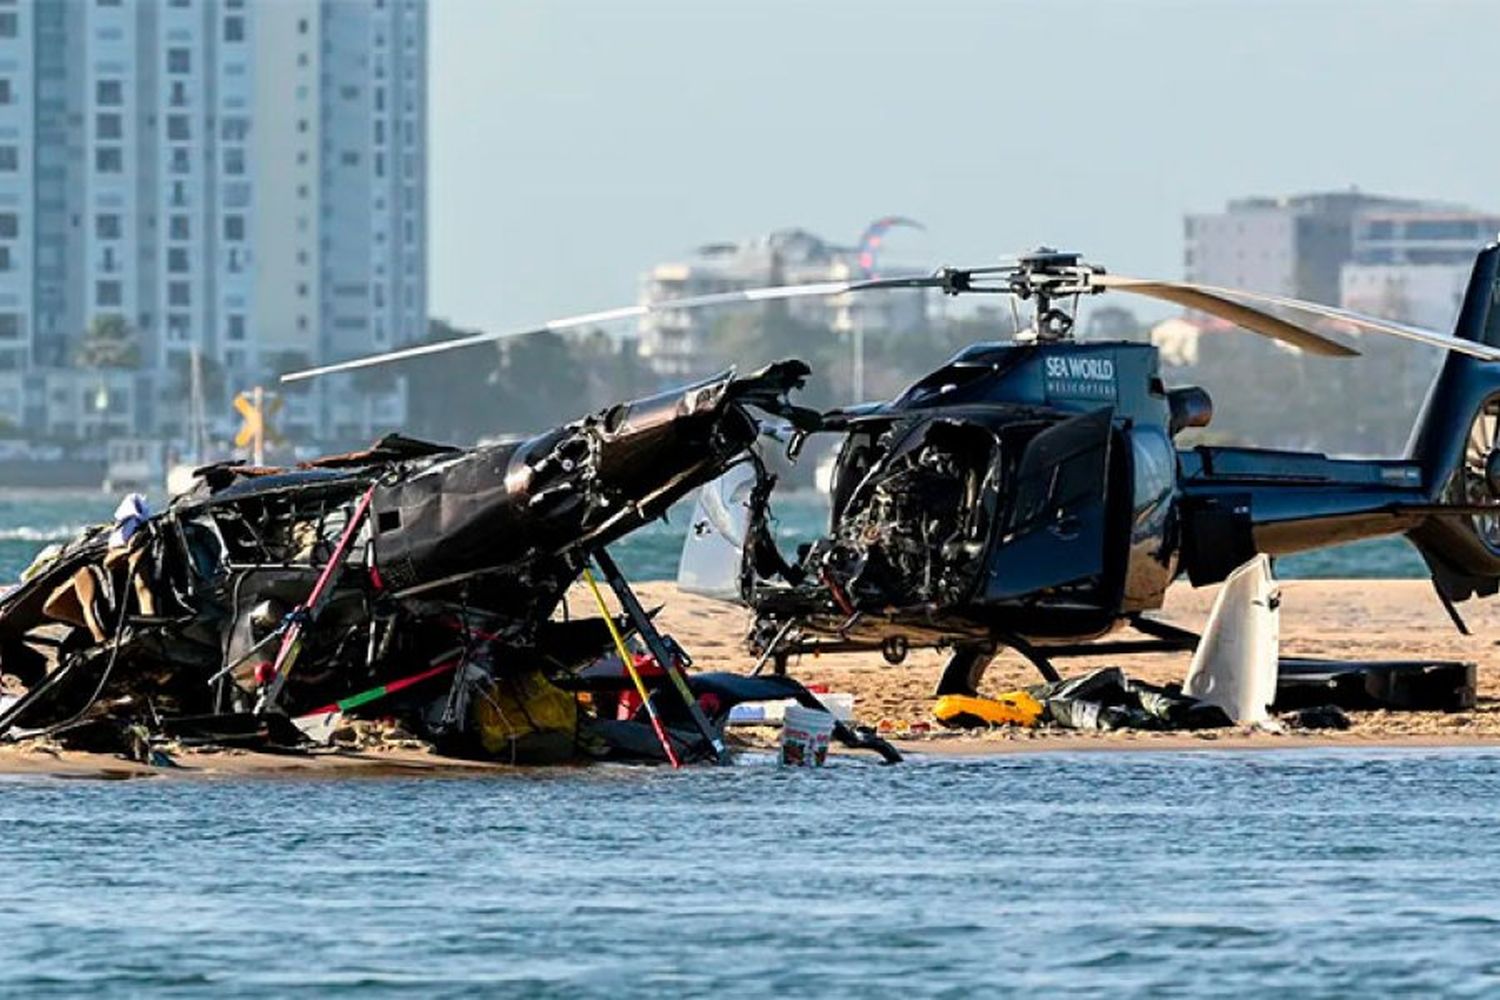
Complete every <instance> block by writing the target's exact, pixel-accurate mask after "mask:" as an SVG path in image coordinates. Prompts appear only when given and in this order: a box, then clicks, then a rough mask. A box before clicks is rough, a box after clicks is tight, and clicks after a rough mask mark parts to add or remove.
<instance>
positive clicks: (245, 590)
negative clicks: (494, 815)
mask: <svg viewBox="0 0 1500 1000" xmlns="http://www.w3.org/2000/svg"><path fill="white" fill-rule="evenodd" d="M806 375H807V369H806V367H805V366H804V365H801V364H800V363H797V362H789V363H782V364H778V365H772V366H770V367H768V368H766V369H764V370H762V371H760V372H758V373H755V374H752V375H749V376H745V377H735V376H734V375H733V374H732V373H727V374H724V375H721V376H717V377H714V378H710V379H707V380H704V381H702V382H699V383H697V384H695V385H693V386H690V387H688V388H686V389H682V390H674V391H670V392H666V393H662V394H660V395H657V396H653V397H650V398H647V399H642V400H638V401H636V402H633V403H625V404H620V405H617V406H613V407H609V408H607V409H605V410H603V411H601V412H599V413H596V414H593V415H592V416H589V417H586V418H584V419H581V420H578V421H576V422H574V423H570V424H568V425H565V426H562V427H559V428H556V429H554V430H552V431H549V432H546V433H543V434H540V435H538V436H536V437H533V438H530V439H527V440H524V441H520V442H516V443H507V444H495V445H487V446H480V447H475V448H467V449H459V448H452V447H446V446H442V445H434V444H428V443H425V442H420V441H415V440H411V439H408V438H404V437H400V436H391V437H388V438H385V439H383V440H382V441H380V442H379V443H377V444H376V445H375V446H374V447H372V448H371V449H369V450H366V451H362V452H357V453H352V454H345V455H338V456H332V457H328V458H324V459H320V460H316V461H312V462H309V463H306V464H304V465H301V466H298V467H295V468H254V467H248V466H245V465H243V464H236V463H226V464H218V465H213V466H208V467H205V468H203V469H200V470H198V471H197V474H196V476H197V482H196V485H195V486H194V488H193V489H192V490H191V491H190V492H188V493H186V494H183V495H181V496H178V497H176V498H175V499H174V500H173V501H172V502H171V504H170V505H169V506H168V507H167V509H166V510H165V511H163V512H161V513H159V514H155V515H150V514H149V513H148V512H146V511H145V510H143V509H140V507H139V505H138V506H137V508H136V509H134V510H132V509H130V503H128V502H127V504H125V505H122V510H121V511H120V512H118V513H119V517H118V520H117V522H116V524H114V525H101V526H99V527H97V528H94V529H90V530H87V531H85V532H84V533H83V534H82V535H81V536H80V537H79V538H77V539H75V540H74V541H72V542H70V543H69V544H67V545H66V546H62V547H60V548H59V549H57V550H55V551H51V552H46V553H44V554H43V555H42V556H40V557H39V558H38V559H37V560H36V561H35V562H34V563H33V565H32V567H31V568H30V569H29V570H28V571H27V573H26V575H25V576H24V578H23V581H22V583H21V584H20V585H19V586H17V587H15V588H14V589H12V590H11V591H9V592H8V593H7V594H6V595H5V596H4V597H3V598H0V670H3V672H4V674H6V675H9V676H11V677H13V678H15V679H17V680H18V681H19V683H20V684H21V685H22V686H23V687H24V694H23V695H22V696H20V697H18V698H10V699H3V700H0V737H3V738H7V739H22V738H27V737H37V736H46V737H51V738H54V739H57V740H58V741H60V742H64V744H65V745H68V746H76V747H80V748H84V749H110V750H124V751H126V752H129V753H134V754H137V755H140V754H141V753H143V752H145V751H146V750H148V749H149V746H150V744H151V743H152V741H165V740H171V741H176V742H178V743H186V744H193V743H197V744H202V745H244V746H253V747H276V746H281V747H288V746H295V745H298V744H300V743H303V742H305V741H306V740H307V739H308V738H309V737H310V736H317V735H318V734H319V733H320V732H321V734H322V735H323V736H327V735H328V731H329V729H330V727H333V726H336V725H339V724H341V722H342V720H343V717H344V716H345V715H346V714H352V715H355V716H358V715H359V714H360V713H361V711H362V710H364V711H366V712H368V711H370V710H375V711H378V712H379V713H380V714H381V715H383V716H393V717H395V718H398V719H400V720H401V725H402V727H403V731H406V732H410V733H412V734H414V735H416V736H417V737H418V738H420V739H423V740H426V741H428V742H429V743H430V744H432V745H434V746H436V747H437V748H438V749H440V750H442V751H444V752H447V753H450V754H452V755H455V756H471V757H488V758H492V759H493V758H499V759H502V760H512V761H517V762H551V761H560V760H570V759H577V758H579V757H583V758H585V759H596V758H607V759H624V760H631V759H644V760H660V759H665V760H669V761H671V762H672V763H673V764H678V763H682V762H687V761H692V760H698V759H719V760H723V759H725V757H726V752H727V751H726V747H725V744H724V740H723V727H724V724H725V721H726V717H727V715H728V713H729V712H730V710H731V709H732V708H733V707H734V706H735V705H736V704H738V703H739V702H742V701H754V700H767V699H783V698H788V697H790V698H794V699H798V700H800V701H802V702H803V703H804V704H806V705H808V706H809V707H819V703H818V702H817V701H816V699H815V698H814V697H813V696H812V695H811V694H809V693H808V692H807V691H806V690H805V689H803V688H802V687H801V685H799V684H797V683H796V682H795V681H791V680H790V679H787V678H744V677H736V676H733V675H716V674H703V673H698V674H692V675H688V674H687V673H686V671H685V670H684V669H683V668H684V666H685V665H686V664H687V663H689V662H690V661H689V660H687V658H686V654H685V653H684V652H683V651H682V650H681V649H680V648H678V647H676V646H675V644H674V643H673V642H672V641H671V639H670V637H669V636H665V635H662V634H661V633H659V632H658V631H657V630H656V628H655V626H654V624H653V622H652V616H651V614H650V613H648V612H647V611H646V610H645V609H643V608H642V607H641V605H640V602H639V601H638V600H637V599H636V597H635V595H634V593H633V592H632V591H631V589H630V587H629V585H628V583H627V582H626V581H625V580H624V577H623V576H622V575H621V573H620V571H619V569H618V567H617V566H616V565H615V564H614V562H613V560H612V559H611V558H610V556H609V553H608V551H607V546H608V545H610V544H611V543H612V542H615V541H617V540H618V539H620V538H621V537H623V536H624V535H626V534H628V533H629V532H631V531H633V530H634V529H636V528H638V527H639V526H641V525H642V524H645V523H647V522H649V521H652V520H654V519H655V518H657V517H660V516H661V514H662V513H663V512H664V511H665V510H666V509H667V508H668V507H669V506H670V505H671V504H672V503H674V502H675V501H677V500H678V499H679V498H681V497H682V496H683V495H685V494H687V493H688V492H690V491H691V490H693V489H694V488H696V487H698V486H700V485H701V484H703V483H705V482H707V481H709V480H712V479H713V478H715V477H716V476H718V475H720V474H721V473H722V472H723V471H724V469H725V468H726V467H727V466H729V465H730V464H732V463H733V462H735V461H737V460H738V459H739V458H740V457H741V456H742V455H743V454H744V453H745V451H746V449H747V448H748V446H749V445H750V444H751V443H752V442H753V441H754V440H755V437H756V434H757V421H756V419H755V417H754V416H753V415H752V412H751V411H752V410H759V411H761V412H763V413H765V414H769V415H773V416H776V417H778V418H782V419H791V420H793V421H798V422H801V423H804V424H807V422H808V420H809V418H810V417H811V416H812V415H811V414H809V413H804V412H803V411H800V410H799V409H798V408H797V407H796V406H794V405H793V404H791V403H790V402H789V400H788V398H787V396H788V393H789V392H790V391H791V390H792V389H794V388H796V387H798V386H800V385H801V384H802V382H803V379H804V378H805V376H806ZM591 565H592V566H597V567H598V569H599V571H600V572H601V573H602V574H603V576H604V578H605V580H606V581H607V583H608V584H609V585H610V586H611V587H612V588H613V589H614V592H615V595H616V597H617V599H618V601H619V603H620V607H621V609H622V610H623V614H622V615H618V616H615V615H611V614H610V612H609V611H608V609H607V608H606V606H605V603H604V601H603V599H602V596H600V592H599V590H598V587H597V584H596V583H595V580H594V577H593V574H592V571H591V569H590V566H591ZM580 575H583V576H585V577H587V579H588V584H589V586H590V588H592V589H593V592H594V594H595V596H596V597H597V598H598V601H597V603H598V606H599V611H600V613H599V614H598V615H597V616H593V617H569V616H568V615H567V607H566V601H567V597H566V595H567V591H568V589H569V587H570V586H572V585H573V584H574V583H575V581H577V580H578V579H579V577H580ZM631 634H634V635H635V636H637V637H638V639H639V641H642V642H644V644H645V646H646V648H647V650H649V656H650V660H651V661H652V662H651V664H650V665H651V666H652V667H654V671H653V673H652V677H651V679H649V681H648V680H647V679H646V678H644V677H643V676H642V674H643V673H645V670H644V666H645V665H644V664H643V665H639V668H638V665H637V664H636V663H635V657H636V656H637V655H645V654H643V653H632V652H631V650H630V649H629V648H627V646H626V644H625V639H626V637H627V636H630V635H631ZM612 650H613V651H615V652H616V653H617V654H618V657H619V659H618V660H617V661H616V662H615V668H614V669H613V670H605V671H603V672H601V671H599V670H598V669H591V668H597V666H598V665H599V663H600V661H601V658H604V657H605V656H606V654H608V653H610V652H611V651H612ZM766 681H771V682H772V683H771V684H770V685H769V686H767V684H766V683H765V682H766ZM648 686H649V687H650V688H654V689H655V690H654V691H652V690H648ZM631 687H634V689H635V692H636V693H638V695H639V699H640V701H639V702H638V703H637V704H638V707H637V708H636V710H635V711H634V713H633V714H630V713H620V712H617V711H613V710H614V709H616V708H617V707H618V705H619V704H620V703H621V702H622V700H624V701H628V697H627V698H625V699H622V697H621V696H622V694H625V695H628V694H629V689H630V688H631ZM606 706H607V708H608V709H609V711H606V710H605V707H606ZM834 736H835V737H836V738H839V739H841V740H843V741H844V742H846V743H848V744H850V745H854V746H869V747H872V748H874V749H876V750H877V751H879V752H881V753H882V755H883V756H885V757H886V758H887V759H899V758H898V755H896V754H895V752H894V751H893V750H891V749H890V748H889V747H888V746H887V745H885V744H884V743H883V741H880V740H878V739H876V738H874V737H873V736H871V735H869V734H868V733H857V732H855V731H854V730H853V729H852V728H850V727H849V726H846V725H843V724H842V723H840V724H838V725H837V726H835V728H834Z"/></svg>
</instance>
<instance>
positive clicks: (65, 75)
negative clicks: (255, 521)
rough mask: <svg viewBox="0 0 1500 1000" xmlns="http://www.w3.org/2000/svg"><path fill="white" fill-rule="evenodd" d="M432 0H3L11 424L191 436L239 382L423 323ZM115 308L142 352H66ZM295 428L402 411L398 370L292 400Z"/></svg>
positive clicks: (287, 419) (367, 425)
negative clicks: (205, 398)
mask: <svg viewBox="0 0 1500 1000" xmlns="http://www.w3.org/2000/svg"><path fill="white" fill-rule="evenodd" d="M426 61H427V56H426V7H425V0H276V2H271V3H256V2H247V0H90V2H87V3H84V2H76V3H70V2H55V0H13V2H12V3H10V4H6V5H0V420H4V421H6V422H9V423H12V424H18V425H20V426H22V427H24V428H26V429H27V430H30V431H33V432H42V433H50V434H53V435H58V436H67V437H78V438H85V439H88V438H95V437H98V436H101V435H106V436H107V435H110V434H125V433H132V434H139V433H159V434H176V433H180V431H181V426H182V423H183V421H184V417H185V412H184V411H185V406H184V405H183V397H184V394H185V388H184V386H185V381H184V380H185V373H186V372H187V370H188V368H189V364H188V358H189V357H190V355H191V354H192V352H193V351H194V349H196V350H197V351H198V352H199V354H200V356H201V357H202V358H204V359H205V363H206V364H207V365H208V366H210V367H213V368H216V369H218V370H220V371H221V372H222V373H223V378H222V381H223V383H224V385H225V386H226V388H229V389H234V388H242V387H246V386H248V385H250V384H252V383H253V382H256V381H263V380H265V379H266V378H267V377H268V376H269V375H270V374H272V373H273V372H274V370H276V369H278V368H282V367H285V366H287V365H288V364H292V363H302V362H317V361H327V360H333V359H337V358H342V357H348V356H352V355H355V354H361V353H367V352H371V351H376V350H381V349H383V348H387V347H391V346H395V345H398V344H401V343H404V342H407V341H410V340H413V339H417V338H420V337H422V336H423V335H425V332H426V312H427V309H426V298H427V293H426V209H425V200H426V199H425V187H426V184H425V182H426ZM101 317H120V318H122V319H123V320H124V321H125V323H126V324H128V326H129V327H130V328H131V330H132V331H133V333H134V336H135V341H136V344H137V346H138V349H139V356H140V361H141V364H140V367H139V370H136V371H109V372H107V373H98V372H92V371H86V370H80V369H79V368H77V367H76V366H75V360H76V358H77V356H78V352H79V348H80V345H81V342H82V340H83V337H84V332H85V331H86V330H88V329H89V328H90V327H91V325H93V324H94V323H95V321H96V320H98V319H100V318H101ZM284 413H285V416H284V417H283V424H284V425H286V428H287V429H288V430H290V431H292V432H293V433H294V434H296V435H297V436H298V437H300V438H302V439H307V438H318V439H324V440H329V439H332V440H348V439H359V438H365V437H368V436H369V434H370V433H371V432H372V430H374V429H375V428H376V427H378V426H389V425H392V424H395V423H399V422H400V420H401V419H402V416H403V415H404V395H403V392H402V388H401V384H400V383H399V382H398V381H395V380H387V381H384V382H382V381H380V380H366V381H365V382H362V383H357V382H356V381H355V380H354V379H352V378H350V379H345V380H342V381H333V382H328V383H325V384H320V385H316V386H314V387H313V388H312V389H310V390H308V391H306V392H303V393H299V394H297V395H295V396H293V397H292V398H290V399H289V400H288V407H287V409H286V411H284Z"/></svg>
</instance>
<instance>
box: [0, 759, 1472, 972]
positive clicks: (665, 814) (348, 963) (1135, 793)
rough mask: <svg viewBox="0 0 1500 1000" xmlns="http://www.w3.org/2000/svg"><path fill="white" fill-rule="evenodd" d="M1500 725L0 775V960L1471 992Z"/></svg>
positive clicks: (150, 966)
mask: <svg viewBox="0 0 1500 1000" xmlns="http://www.w3.org/2000/svg"><path fill="white" fill-rule="evenodd" d="M1497 797H1500V754H1497V753H1496V752H1494V751H1488V750H1467V751H1465V750H1442V751H1426V750H1405V751H1395V750H1389V751H1369V750H1293V751H1258V752H1226V753H1202V752H1198V753H1175V754H1173V753H1155V752H1152V753H1078V754H1038V755H1029V756H1028V755H1019V756H1008V757H991V758H987V759H978V758H975V759H961V758H950V759H941V758H933V759H925V760H924V759H914V760H911V761H909V762H908V763H906V764H903V765H899V766H896V767H889V768H882V767H878V766H875V765H873V764H870V763H866V762H865V761H863V760H860V759H853V758H848V757H839V758H836V759H835V760H834V761H833V762H832V763H831V764H830V765H829V766H828V767H826V768H824V769H823V770H821V771H794V770H783V769H780V768H779V767H777V766H775V765H774V764H772V763H770V762H769V758H766V757H760V758H753V759H751V760H748V761H745V762H741V763H739V764H736V765H735V766H732V767H728V768H709V767H704V768H700V769H691V770H687V771H683V772H676V773H674V772H670V771H667V770H665V769H627V768H620V767H596V768H593V769H590V770H586V771H585V770H549V771H539V772H533V773H527V774H515V775H501V776H496V777H487V778H462V779H421V780H343V781H303V780H274V779H270V780H233V781H231V780H205V781H191V780H189V781H172V780H153V779H144V780H133V781H117V782H95V781H61V780H57V779H44V778H28V779H11V780H8V781H0V843H3V844H4V855H3V857H4V861H3V864H0V900H3V905H0V942H3V949H4V951H3V956H4V957H3V961H0V993H4V994H5V995H15V996H26V997H41V996H78V995H89V996H96V997H110V996H131V995H140V994H148V993H149V994H151V995H197V996H205V995H213V996H220V997H222V996H263V995H272V996H283V995H291V994H296V995H306V996H327V995H344V994H354V993H358V994H359V995H362V996H363V995H372V996H381V995H397V994H402V995H417V996H424V997H426V996H432V997H442V996H477V995H484V996H528V997H576V996H611V997H616V996H659V995H701V996H783V995H787V996H827V997H844V996H857V997H924V996H947V997H962V996H970V995H975V994H980V995H1029V996H1098V995H1109V996H1130V997H1133V996H1142V997H1144V996H1151V997H1158V996H1166V997H1170V996H1253V997H1282V996H1299V997H1347V996H1365V995H1372V994H1373V995H1391V994H1409V995H1414V996H1439V995H1444V996H1449V995H1451V996H1476V997H1477V996H1493V995H1495V994H1496V993H1497V991H1500V950H1497V948H1496V945H1495V942H1496V938H1497V935H1500V865H1497V864H1496V862H1497V860H1500V828H1497V826H1496V825H1495V823H1494V818H1493V811H1494V809H1493V806H1494V803H1495V801H1497Z"/></svg>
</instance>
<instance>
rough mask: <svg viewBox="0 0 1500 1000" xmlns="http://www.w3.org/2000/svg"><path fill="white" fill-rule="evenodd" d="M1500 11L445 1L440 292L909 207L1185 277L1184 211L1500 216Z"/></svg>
mask: <svg viewBox="0 0 1500 1000" xmlns="http://www.w3.org/2000/svg"><path fill="white" fill-rule="evenodd" d="M1494 15H1495V11H1494V7H1493V6H1492V5H1490V4H1487V3H1483V2H1429V3H1423V2H1415V0H1411V2H1394V0H1389V2H1382V0H1366V2H1361V3H1356V2H1352V0H1350V2H1333V0H1324V2H1317V0H1304V2H1277V0H1268V2H1237V3H1230V2H1212V0H1198V2H1186V0H1185V2H1161V0H1156V2H1131V0H1117V2H1094V3H1084V2H1062V0H1058V2H1034V3H1033V2H992V3H982V2H950V3H941V2H920V0H909V2H905V3H895V2H882V0H867V2H863V3H852V2H823V3H797V2H793V0H757V2H754V3H748V2H733V3H731V2H723V0H696V2H692V0H632V2H628V3H627V2H619V0H614V2H612V0H591V2H590V0H432V6H431V15H430V17H431V21H430V24H431V40H430V50H429V54H430V58H431V106H430V110H431V124H430V141H431V150H430V156H431V160H430V193H429V199H430V211H431V236H430V238H431V251H432V256H431V309H432V312H433V314H434V315H436V316H441V317H445V318H448V319H451V320H453V321H455V322H457V323H460V324H462V325H465V326H478V327H484V328H500V327H503V326H507V325H516V324H525V323H530V322H532V321H536V320H540V319H545V318H547V317H549V316H556V315H562V314H567V313H573V312H580V311H585V310H590V309H595V308H602V307H607V306H610V305H614V304H618V303H621V302H629V301H633V299H634V297H635V294H636V281H637V277H638V275H639V274H640V272H641V271H642V270H644V269H645V268H647V267H648V266H650V265H651V264H652V263H654V262H656V261H659V260H663V259H669V258H673V257H676V256H679V255H681V254H683V253H684V252H685V251H687V250H689V249H690V248H692V247H694V246H697V245H699V244H702V243H705V242H709V241H713V240H722V239H735V238H739V237H745V236H751V235H754V234H757V233H761V232H764V231H766V230H769V229H772V228H778V227H783V226H791V225H800V226H805V227H807V228H809V229H812V230H814V231H815V232H818V233H820V234H823V235H825V236H827V237H829V238H833V239H842V240H849V241H852V240H853V239H854V238H855V237H856V235H857V234H858V232H859V230H860V229H861V228H862V227H863V225H864V224H865V222H866V221H868V220H869V219H871V218H874V217H876V216H879V215H885V214H891V213H896V214H902V215H908V216H912V217H915V218H917V219H920V220H922V221H923V222H924V223H926V225H927V232H926V233H921V234H919V233H906V232H903V233H899V234H897V235H895V236H893V237H892V241H891V248H892V253H893V255H894V256H897V257H899V258H900V259H901V260H903V261H904V262H909V263H915V264H927V263H931V264H933V265H936V264H940V263H963V264H978V263H982V262H984V261H986V260H988V259H990V258H992V257H994V256H998V255H1000V254H1004V253H1007V252H1010V251H1014V250H1017V249H1023V248H1026V247H1029V246H1034V245H1036V244H1038V243H1042V242H1048V243H1051V244H1054V245H1060V246H1066V247H1070V248H1074V249H1080V250H1083V251H1085V252H1086V253H1088V254H1089V256H1090V257H1091V258H1092V259H1095V260H1096V261H1099V262H1102V263H1105V264H1107V265H1108V266H1110V267H1111V269H1112V270H1116V271H1121V272H1127V273H1134V274H1143V275H1145V274H1149V275H1155V276H1163V277H1177V276H1180V272H1181V264H1180V255H1181V226H1182V221H1181V216H1182V213H1183V212H1184V211H1190V210H1192V211H1200V210H1211V209H1214V208H1217V207H1219V206H1220V205H1221V204H1222V203H1223V201H1224V200H1225V199H1226V198H1229V197H1234V196H1238V195H1241V194H1247V193H1283V192H1293V191H1303V190H1312V189H1321V188H1346V187H1348V186H1349V185H1351V184H1356V185H1358V186H1359V187H1361V188H1362V189H1364V190H1367V191H1378V192H1389V193H1393V194H1403V195H1414V196H1426V197H1434V198H1443V199H1447V200H1452V201H1459V202H1468V203H1471V204H1474V205H1476V206H1477V207H1482V208H1491V209H1494V208H1500V191H1497V190H1496V188H1497V186H1500V177H1497V169H1496V161H1497V159H1500V139H1497V129H1500V113H1497V112H1500V83H1497V82H1496V76H1495V74H1496V70H1495V54H1496V52H1497V51H1500V47H1497V46H1500V40H1497V35H1500V22H1497V20H1496V18H1495V16H1494Z"/></svg>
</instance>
